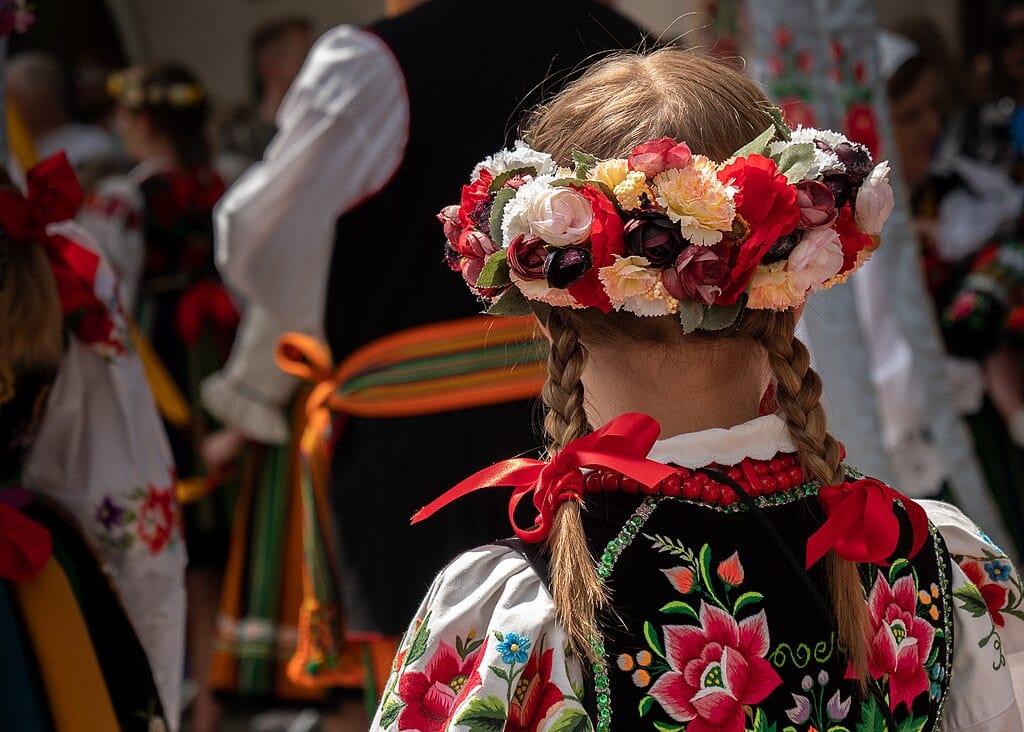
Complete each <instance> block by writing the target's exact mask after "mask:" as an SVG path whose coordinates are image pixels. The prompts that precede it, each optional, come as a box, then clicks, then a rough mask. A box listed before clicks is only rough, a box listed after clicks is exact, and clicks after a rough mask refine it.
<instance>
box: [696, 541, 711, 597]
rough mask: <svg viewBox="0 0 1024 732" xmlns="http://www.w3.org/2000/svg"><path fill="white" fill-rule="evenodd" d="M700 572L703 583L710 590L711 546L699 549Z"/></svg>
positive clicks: (707, 545)
mask: <svg viewBox="0 0 1024 732" xmlns="http://www.w3.org/2000/svg"><path fill="white" fill-rule="evenodd" d="M699 558H700V570H701V575H702V576H703V577H704V583H705V584H706V585H707V586H708V589H709V590H710V588H711V576H712V575H711V546H710V545H709V544H705V545H704V546H702V547H701V548H700V557H699Z"/></svg>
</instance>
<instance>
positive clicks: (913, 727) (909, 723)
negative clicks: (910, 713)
mask: <svg viewBox="0 0 1024 732" xmlns="http://www.w3.org/2000/svg"><path fill="white" fill-rule="evenodd" d="M927 724H928V717H911V718H909V719H904V720H903V721H902V722H900V724H899V727H897V729H898V730H899V732H921V730H923V729H924V728H925V725H927Z"/></svg>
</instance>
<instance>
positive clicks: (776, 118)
mask: <svg viewBox="0 0 1024 732" xmlns="http://www.w3.org/2000/svg"><path fill="white" fill-rule="evenodd" d="M799 96H804V95H799ZM764 113H765V114H767V115H768V116H769V117H771V118H772V124H773V125H774V126H775V132H776V133H777V134H778V136H779V139H780V140H785V141H786V142H789V141H790V140H792V139H793V131H792V130H790V129H789V125H787V124H786V121H785V120H784V119H782V110H781V109H779V108H778V107H776V106H771V107H768V108H767V109H765V110H764Z"/></svg>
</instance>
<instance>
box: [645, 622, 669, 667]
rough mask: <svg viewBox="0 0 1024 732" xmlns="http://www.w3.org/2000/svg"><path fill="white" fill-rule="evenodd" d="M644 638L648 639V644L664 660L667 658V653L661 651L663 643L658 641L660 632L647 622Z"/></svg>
mask: <svg viewBox="0 0 1024 732" xmlns="http://www.w3.org/2000/svg"><path fill="white" fill-rule="evenodd" d="M644 638H646V639H647V643H648V644H650V646H651V650H652V651H654V652H655V653H657V654H658V655H659V656H661V657H662V658H664V657H665V651H663V650H662V649H661V641H660V640H658V631H657V630H656V629H655V627H654V626H653V625H651V624H650V623H649V622H647V621H646V620H645V621H644Z"/></svg>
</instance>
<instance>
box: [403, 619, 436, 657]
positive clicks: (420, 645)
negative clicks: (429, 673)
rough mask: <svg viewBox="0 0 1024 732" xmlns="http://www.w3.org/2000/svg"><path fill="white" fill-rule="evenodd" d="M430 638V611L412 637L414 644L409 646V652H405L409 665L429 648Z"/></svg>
mask: <svg viewBox="0 0 1024 732" xmlns="http://www.w3.org/2000/svg"><path fill="white" fill-rule="evenodd" d="M428 640H430V613H427V616H426V617H425V618H423V622H422V623H420V627H419V629H418V630H417V631H416V635H414V636H413V638H412V645H410V646H409V652H408V653H407V654H405V665H406V666H409V665H410V664H412V663H413V662H414V661H417V660H419V658H420V657H421V656H422V655H423V653H424V652H425V651H426V650H427V641H428Z"/></svg>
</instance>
